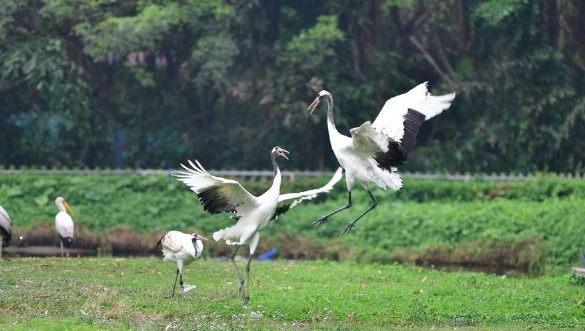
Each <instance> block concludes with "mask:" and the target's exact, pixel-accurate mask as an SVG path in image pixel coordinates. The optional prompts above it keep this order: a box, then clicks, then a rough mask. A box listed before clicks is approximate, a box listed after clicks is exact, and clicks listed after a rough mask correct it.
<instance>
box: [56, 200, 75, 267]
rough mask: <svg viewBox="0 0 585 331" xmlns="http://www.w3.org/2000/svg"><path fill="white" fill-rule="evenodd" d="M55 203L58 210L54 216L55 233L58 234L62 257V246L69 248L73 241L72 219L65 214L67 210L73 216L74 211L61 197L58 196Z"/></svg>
mask: <svg viewBox="0 0 585 331" xmlns="http://www.w3.org/2000/svg"><path fill="white" fill-rule="evenodd" d="M55 205H57V208H58V209H59V212H58V213H57V215H56V216H55V228H56V229H57V234H58V235H59V239H60V243H61V257H63V253H64V252H63V247H66V248H69V247H71V244H72V243H73V231H74V225H73V219H72V218H71V216H69V214H67V211H69V212H70V213H71V215H73V217H75V213H74V212H73V210H72V209H71V207H70V206H69V205H68V204H67V202H66V201H65V199H63V198H62V197H58V198H57V199H56V200H55ZM67 254H69V253H67Z"/></svg>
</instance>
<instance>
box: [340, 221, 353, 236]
mask: <svg viewBox="0 0 585 331" xmlns="http://www.w3.org/2000/svg"><path fill="white" fill-rule="evenodd" d="M355 223H356V222H355V221H354V222H349V224H347V226H346V227H345V230H343V233H342V234H348V233H349V231H351V230H352V229H353V228H354V227H355Z"/></svg>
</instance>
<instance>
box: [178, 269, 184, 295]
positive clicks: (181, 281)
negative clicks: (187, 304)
mask: <svg viewBox="0 0 585 331" xmlns="http://www.w3.org/2000/svg"><path fill="white" fill-rule="evenodd" d="M179 285H180V286H181V295H185V287H184V286H183V273H179Z"/></svg>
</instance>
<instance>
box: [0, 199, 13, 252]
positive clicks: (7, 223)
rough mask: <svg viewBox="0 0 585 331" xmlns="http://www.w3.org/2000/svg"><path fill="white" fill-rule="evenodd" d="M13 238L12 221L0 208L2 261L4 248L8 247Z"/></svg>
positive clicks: (0, 249)
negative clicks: (4, 246)
mask: <svg viewBox="0 0 585 331" xmlns="http://www.w3.org/2000/svg"><path fill="white" fill-rule="evenodd" d="M10 238H12V221H11V220H10V216H8V213H7V212H6V210H4V208H2V206H0V259H1V258H2V246H3V245H4V244H6V245H8V244H9V243H10Z"/></svg>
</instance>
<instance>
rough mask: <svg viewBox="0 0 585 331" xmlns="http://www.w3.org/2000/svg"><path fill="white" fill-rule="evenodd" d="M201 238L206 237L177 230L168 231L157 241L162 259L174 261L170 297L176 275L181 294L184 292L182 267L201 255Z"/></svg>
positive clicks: (173, 292)
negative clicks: (174, 271) (175, 271)
mask: <svg viewBox="0 0 585 331" xmlns="http://www.w3.org/2000/svg"><path fill="white" fill-rule="evenodd" d="M203 240H207V238H205V237H203V236H201V235H200V234H199V233H193V234H187V233H183V232H179V231H169V232H167V234H165V235H164V236H163V237H162V238H161V239H160V240H159V241H158V243H157V245H156V246H157V247H158V245H162V253H163V255H164V258H163V261H176V262H177V273H176V275H175V284H174V285H173V290H172V292H171V295H170V297H171V298H172V297H173V296H175V288H176V287H177V277H180V286H181V294H185V287H184V286H183V268H184V267H185V266H186V265H188V264H189V263H191V262H193V261H195V259H198V258H199V257H201V253H203Z"/></svg>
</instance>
